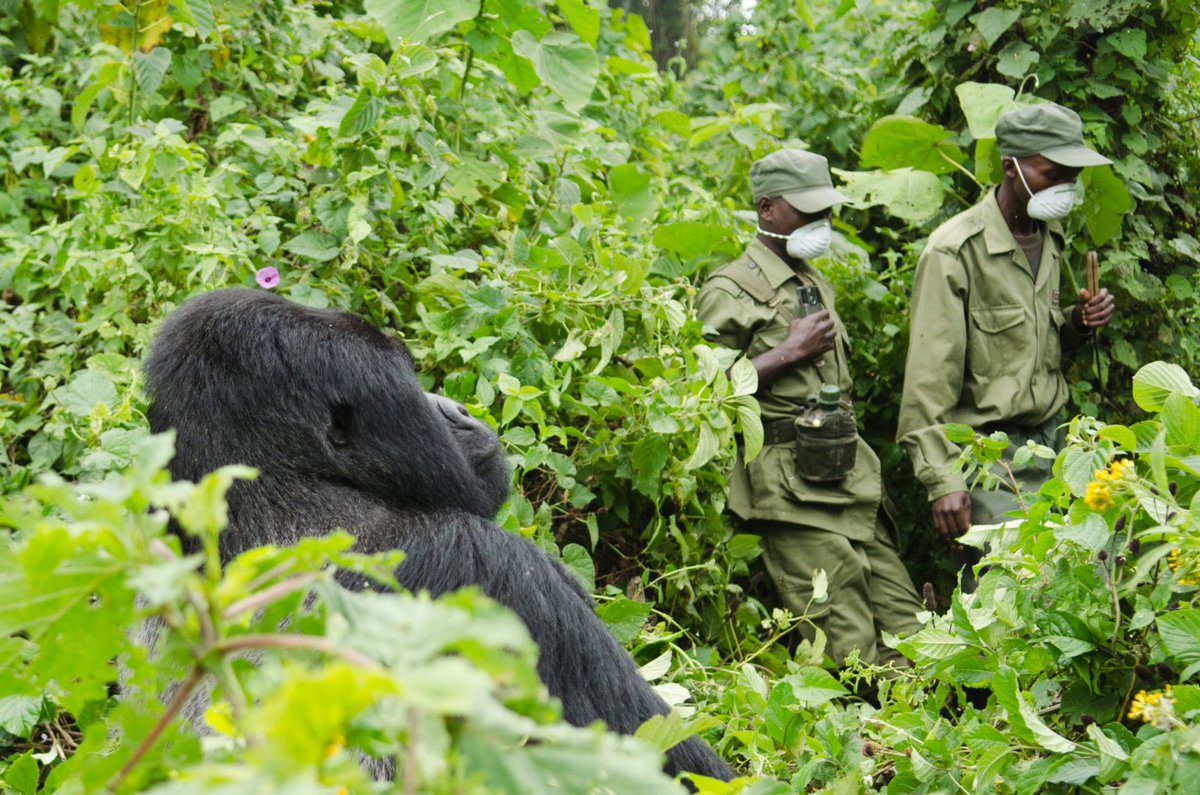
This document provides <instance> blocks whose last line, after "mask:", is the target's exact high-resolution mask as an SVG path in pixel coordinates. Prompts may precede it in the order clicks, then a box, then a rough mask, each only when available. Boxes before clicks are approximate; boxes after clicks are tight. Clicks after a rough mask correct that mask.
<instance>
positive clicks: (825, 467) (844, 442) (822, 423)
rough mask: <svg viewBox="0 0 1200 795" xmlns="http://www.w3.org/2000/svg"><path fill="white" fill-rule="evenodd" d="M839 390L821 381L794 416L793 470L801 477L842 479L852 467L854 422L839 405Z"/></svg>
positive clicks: (855, 438) (821, 480)
mask: <svg viewBox="0 0 1200 795" xmlns="http://www.w3.org/2000/svg"><path fill="white" fill-rule="evenodd" d="M841 394H842V391H841V390H840V389H839V388H838V387H836V386H834V385H833V384H824V385H823V386H822V387H821V393H820V394H819V395H817V396H810V397H809V399H808V400H809V405H808V408H806V409H805V410H804V412H803V413H801V414H800V415H799V416H797V417H796V419H795V421H794V423H793V427H794V429H795V432H796V473H797V474H798V475H800V477H802V478H804V479H805V480H809V481H813V482H816V483H828V482H831V481H837V480H842V479H843V478H845V477H846V475H848V474H850V471H851V470H852V469H854V461H855V458H856V457H857V454H858V425H857V424H856V423H855V421H854V412H853V410H851V409H850V408H849V407H848V406H843V405H842V404H841Z"/></svg>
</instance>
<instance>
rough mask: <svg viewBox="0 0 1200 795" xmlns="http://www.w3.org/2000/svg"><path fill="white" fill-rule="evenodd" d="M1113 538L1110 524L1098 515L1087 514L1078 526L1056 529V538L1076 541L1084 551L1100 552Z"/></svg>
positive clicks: (1070, 525)
mask: <svg viewBox="0 0 1200 795" xmlns="http://www.w3.org/2000/svg"><path fill="white" fill-rule="evenodd" d="M1111 536H1112V532H1111V531H1110V530H1109V528H1108V523H1107V522H1105V521H1104V519H1103V518H1101V517H1100V516H1099V515H1098V514H1094V513H1087V514H1084V515H1083V518H1082V519H1081V520H1080V521H1079V523H1078V524H1069V525H1064V526H1063V527H1059V528H1056V529H1055V531H1054V537H1055V538H1057V539H1060V540H1063V541H1074V542H1075V543H1076V544H1079V545H1080V546H1081V547H1083V548H1084V549H1087V550H1089V551H1091V552H1099V551H1100V550H1101V549H1102V548H1103V547H1104V546H1105V545H1106V544H1108V541H1109V539H1110V538H1111Z"/></svg>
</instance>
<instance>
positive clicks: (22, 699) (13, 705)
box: [0, 683, 42, 737]
mask: <svg viewBox="0 0 1200 795" xmlns="http://www.w3.org/2000/svg"><path fill="white" fill-rule="evenodd" d="M5 684H7V683H5ZM41 714H42V697H41V696H0V730H3V731H6V732H8V733H9V734H11V735H12V736H14V737H28V736H29V730H30V729H32V728H33V727H34V724H36V723H37V719H38V717H39V716H40V715H41Z"/></svg>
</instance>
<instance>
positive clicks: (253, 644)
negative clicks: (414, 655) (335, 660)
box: [210, 633, 380, 671]
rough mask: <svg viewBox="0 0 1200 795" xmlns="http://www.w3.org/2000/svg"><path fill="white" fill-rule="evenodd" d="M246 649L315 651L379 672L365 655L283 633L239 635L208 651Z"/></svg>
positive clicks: (314, 639) (318, 639) (304, 636)
mask: <svg viewBox="0 0 1200 795" xmlns="http://www.w3.org/2000/svg"><path fill="white" fill-rule="evenodd" d="M247 649H299V650H303V651H316V652H321V653H322V654H329V655H332V656H334V657H342V658H344V659H345V660H346V661H348V662H351V663H354V664H355V665H357V666H359V667H361V668H368V669H371V670H376V671H377V670H380V665H379V663H377V662H375V661H374V660H372V659H371V658H370V657H368V656H366V655H365V654H362V653H361V652H357V651H355V650H354V649H347V648H343V647H341V646H336V645H334V644H333V643H330V642H329V640H327V639H326V638H318V637H316V636H313V635H285V634H283V633H270V634H262V635H239V636H237V637H236V638H229V639H227V640H224V641H222V642H221V643H218V644H216V645H215V646H213V647H212V648H211V649H210V651H213V652H217V653H220V654H225V653H228V652H232V651H245V650H247Z"/></svg>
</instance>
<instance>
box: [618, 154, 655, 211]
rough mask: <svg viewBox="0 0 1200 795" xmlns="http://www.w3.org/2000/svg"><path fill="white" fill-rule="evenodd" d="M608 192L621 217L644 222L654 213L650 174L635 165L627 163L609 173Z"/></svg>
mask: <svg viewBox="0 0 1200 795" xmlns="http://www.w3.org/2000/svg"><path fill="white" fill-rule="evenodd" d="M608 192H609V195H610V196H612V200H613V203H614V204H616V206H617V211H618V212H620V213H621V215H624V216H626V217H628V218H633V219H635V220H644V219H645V218H647V217H649V216H650V215H652V214H653V213H654V209H655V199H654V193H653V191H651V189H650V174H649V173H648V172H646V171H643V170H642V169H641V168H640V167H639V166H637V165H634V164H633V163H625V164H624V165H620V166H617V167H616V168H614V169H612V170H611V171H609V172H608Z"/></svg>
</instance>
